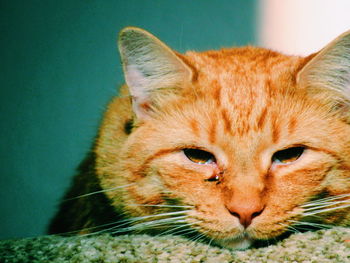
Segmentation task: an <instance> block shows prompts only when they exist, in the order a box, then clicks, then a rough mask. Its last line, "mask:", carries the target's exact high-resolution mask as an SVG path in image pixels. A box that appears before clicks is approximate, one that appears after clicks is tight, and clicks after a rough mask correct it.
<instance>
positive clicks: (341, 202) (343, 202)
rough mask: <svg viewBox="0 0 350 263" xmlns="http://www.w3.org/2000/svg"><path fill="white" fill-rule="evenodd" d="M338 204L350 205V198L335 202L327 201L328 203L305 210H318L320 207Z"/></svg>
mask: <svg viewBox="0 0 350 263" xmlns="http://www.w3.org/2000/svg"><path fill="white" fill-rule="evenodd" d="M338 204H349V205H350V201H349V200H345V201H335V202H331V203H327V204H322V205H317V206H316V205H315V206H313V207H310V208H307V209H305V210H304V211H305V212H308V211H313V210H318V209H320V208H325V207H330V206H335V205H338Z"/></svg>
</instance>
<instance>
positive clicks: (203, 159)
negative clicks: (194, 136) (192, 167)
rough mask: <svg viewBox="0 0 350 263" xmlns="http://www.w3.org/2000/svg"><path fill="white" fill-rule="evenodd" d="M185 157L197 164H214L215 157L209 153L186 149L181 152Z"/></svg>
mask: <svg viewBox="0 0 350 263" xmlns="http://www.w3.org/2000/svg"><path fill="white" fill-rule="evenodd" d="M183 152H184V154H185V155H186V157H187V158H188V159H189V160H191V161H192V162H194V163H197V164H209V163H214V162H215V157H214V155H212V154H211V153H209V152H207V151H203V150H199V149H191V148H187V149H184V150H183Z"/></svg>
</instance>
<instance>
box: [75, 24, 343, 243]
mask: <svg viewBox="0 0 350 263" xmlns="http://www.w3.org/2000/svg"><path fill="white" fill-rule="evenodd" d="M130 30H136V31H137V30H138V29H130ZM141 34H142V31H141ZM147 34H148V33H147ZM147 37H149V35H147ZM150 41H155V42H156V41H158V40H153V39H152V37H151V40H150ZM156 43H158V42H156ZM152 45H153V42H152ZM157 52H158V51H157ZM161 52H163V51H161ZM164 52H172V51H170V50H168V49H167V50H166V51H164ZM157 54H158V53H157ZM167 54H168V53H167ZM172 54H173V55H174V54H176V53H172ZM173 55H167V57H171V59H172V60H176V59H175V58H174V57H173ZM174 56H176V57H177V59H178V60H179V61H181V63H178V62H176V67H182V66H181V65H183V66H184V67H186V68H185V69H183V72H186V71H187V72H190V73H188V74H187V73H183V72H182V73H181V74H182V75H181V77H180V78H182V79H176V77H175V78H174V80H172V81H173V82H172V83H170V80H167V82H166V83H167V84H166V85H169V86H167V87H169V89H159V90H158V88H155V89H154V90H152V91H150V93H147V94H148V95H146V98H147V99H146V101H142V102H140V105H139V106H140V107H141V108H142V112H141V113H140V112H137V111H134V112H133V110H132V103H133V104H137V103H138V102H137V98H136V99H135V98H134V97H133V98H134V100H133V102H131V100H130V99H129V98H128V97H125V95H126V96H127V95H128V94H129V93H128V91H127V90H128V87H127V86H124V87H123V91H122V92H123V94H124V97H121V98H115V99H114V100H113V101H112V102H111V104H110V105H109V107H108V110H107V112H106V114H105V116H104V119H103V124H102V126H101V128H100V131H99V136H98V139H97V142H96V146H95V148H94V152H95V154H96V166H95V170H96V173H97V177H98V180H99V182H100V185H101V187H102V189H110V188H113V187H115V186H122V185H129V186H127V187H125V188H123V189H122V190H120V191H107V192H106V196H107V197H108V199H109V200H110V201H111V204H112V206H113V207H115V208H116V209H117V208H118V209H121V210H122V211H123V213H126V214H127V215H128V217H133V216H144V215H152V213H157V212H160V211H163V212H166V211H171V209H170V208H159V207H151V206H149V207H148V206H137V205H138V204H150V205H157V204H158V205H161V204H163V205H165V204H168V203H169V200H176V201H177V202H179V204H181V205H186V206H191V207H193V208H191V209H190V211H188V212H186V216H187V217H186V220H187V222H188V223H193V228H195V229H197V230H198V231H199V232H203V233H205V235H206V236H207V237H209V238H214V240H215V241H216V243H218V244H222V245H223V246H226V247H238V248H244V247H246V246H248V245H249V244H250V243H251V242H252V241H253V240H256V239H270V238H274V237H276V236H278V235H280V234H282V233H284V232H285V231H286V230H287V227H288V226H289V225H292V224H293V223H292V221H291V220H295V221H298V220H302V219H303V211H304V212H305V208H304V207H303V205H304V204H305V203H307V202H309V201H310V200H312V199H313V198H315V197H316V196H318V195H320V194H325V195H326V196H340V195H346V194H348V195H347V196H346V197H344V198H343V199H341V200H347V202H348V203H347V204H349V200H350V178H349V177H350V170H349V167H350V136H349V134H350V126H349V123H348V121H347V120H348V119H346V118H344V115H343V114H341V113H342V112H343V111H337V110H334V104H332V103H331V102H330V100H329V99H327V100H325V99H323V97H319V96H313V93H308V89H307V87H306V86H305V85H304V84H303V82H302V81H299V79H298V77H299V75H298V73H299V72H300V71H301V69H303V68H304V67H305V65H310V64H309V63H312V61H313V60H312V59H313V58H314V56H315V55H312V56H310V57H307V58H302V57H295V56H286V55H283V54H279V53H276V52H273V51H270V50H266V49H262V48H255V47H243V48H233V49H222V50H218V51H207V52H187V53H186V54H183V55H180V54H176V55H174ZM126 59H128V58H126ZM310 61H311V62H310ZM125 63H126V64H125V67H127V66H128V65H129V64H128V63H131V62H125ZM172 63H173V62H172ZM174 63H175V62H174ZM179 65H180V66H179ZM311 66H312V65H311ZM308 67H309V66H308ZM125 70H126V71H127V70H128V69H127V68H125ZM177 70H178V69H177ZM133 74H134V73H133ZM174 74H175V73H174ZM303 74H306V73H303ZM184 76H186V79H183V78H184ZM188 76H191V77H190V78H189V79H188V78H187V77H188ZM131 77H132V76H131ZM131 77H130V78H131ZM301 77H303V76H301ZM163 78H165V77H163ZM152 81H154V80H152ZM162 81H163V79H161V78H160V79H159V82H160V83H161V82H162ZM169 83H170V84H169ZM152 85H154V84H153V82H152ZM160 85H161V84H160ZM164 85H165V84H164ZM308 85H311V84H310V83H308ZM164 87H165V86H164ZM167 87H165V88H167ZM325 92H328V91H325ZM329 94H330V95H329V96H327V98H328V97H331V96H332V95H331V94H332V91H329ZM131 95H133V94H131ZM147 96H148V97H147ZM144 105H147V107H146V108H145V107H143V106H144ZM130 119H133V122H134V124H133V125H134V128H133V130H132V132H131V134H126V132H125V129H124V125H125V123H126V122H127V121H130ZM298 145H303V147H305V151H304V152H303V154H302V155H301V156H300V158H299V159H298V160H296V161H295V162H293V163H290V164H287V165H283V164H277V163H273V162H272V157H273V155H274V153H276V152H278V151H281V150H284V149H287V148H290V147H294V146H298ZM184 148H197V149H201V150H205V151H207V152H210V153H211V154H213V155H214V156H215V159H216V163H215V164H204V165H199V164H196V163H193V162H191V161H190V160H188V159H187V158H186V156H185V155H184V153H183V151H182V150H183V149H184ZM215 175H218V176H219V177H220V182H219V183H215V182H210V181H205V179H208V178H212V177H213V176H215ZM334 206H335V205H334ZM330 207H333V206H330ZM118 209H117V210H118ZM118 211H119V210H118ZM77 213H79V211H77ZM349 213H350V208H349V207H347V208H344V209H338V210H333V211H331V212H324V213H321V214H319V215H318V216H319V219H320V220H319V221H318V222H321V223H327V224H337V225H349V224H350V216H349ZM311 217H312V216H311ZM170 227H171V226H170Z"/></svg>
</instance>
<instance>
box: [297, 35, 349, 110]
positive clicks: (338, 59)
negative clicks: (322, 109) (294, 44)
mask: <svg viewBox="0 0 350 263" xmlns="http://www.w3.org/2000/svg"><path fill="white" fill-rule="evenodd" d="M297 82H298V84H299V85H300V86H301V87H304V88H306V89H307V92H308V93H310V94H311V95H312V96H316V97H319V98H320V99H323V100H326V101H327V102H328V103H331V104H332V106H331V107H332V108H334V109H337V110H339V109H341V111H342V112H345V113H347V115H348V117H350V113H349V109H350V31H347V32H345V33H343V34H342V35H340V36H339V37H337V38H336V39H335V40H333V41H332V42H331V43H330V44H328V45H327V46H326V47H325V48H323V49H322V50H321V51H320V52H319V53H318V54H316V55H313V58H312V59H311V60H310V61H309V62H308V63H307V64H306V65H305V66H304V67H303V68H302V70H301V71H300V72H299V73H298V76H297Z"/></svg>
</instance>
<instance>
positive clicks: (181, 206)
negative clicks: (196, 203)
mask: <svg viewBox="0 0 350 263" xmlns="http://www.w3.org/2000/svg"><path fill="white" fill-rule="evenodd" d="M130 206H145V207H148V206H149V207H167V208H193V206H190V205H148V204H146V205H143V204H141V205H139V204H131V205H130Z"/></svg>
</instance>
